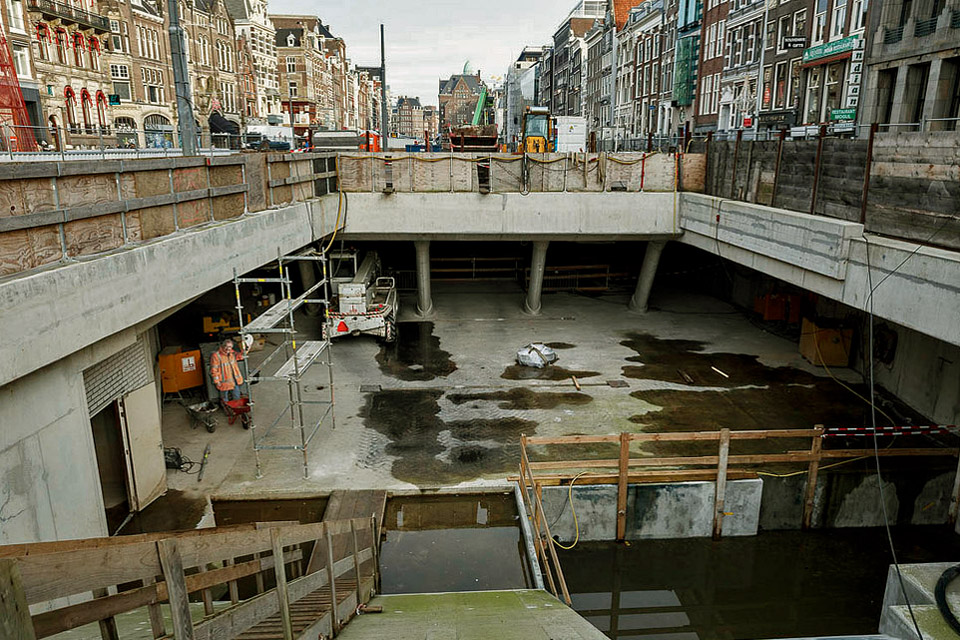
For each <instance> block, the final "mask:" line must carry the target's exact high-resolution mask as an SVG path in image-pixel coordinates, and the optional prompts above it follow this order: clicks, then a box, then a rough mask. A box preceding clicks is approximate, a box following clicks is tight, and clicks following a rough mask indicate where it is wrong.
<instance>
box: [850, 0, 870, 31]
mask: <svg viewBox="0 0 960 640" xmlns="http://www.w3.org/2000/svg"><path fill="white" fill-rule="evenodd" d="M865 26H867V2H866V0H853V1H852V2H851V3H850V31H851V32H853V31H862V30H863V28H864V27H865Z"/></svg>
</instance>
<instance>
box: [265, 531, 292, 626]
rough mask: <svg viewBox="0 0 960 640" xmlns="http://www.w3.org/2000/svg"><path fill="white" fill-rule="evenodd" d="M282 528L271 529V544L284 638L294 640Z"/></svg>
mask: <svg viewBox="0 0 960 640" xmlns="http://www.w3.org/2000/svg"><path fill="white" fill-rule="evenodd" d="M280 535H281V528H280V527H273V528H271V529H270V545H271V546H272V547H273V572H274V574H275V575H276V577H277V601H278V602H279V604H280V622H281V626H283V640H293V620H292V619H291V618H290V597H289V595H288V594H287V566H286V565H285V564H284V562H283V542H282V541H281V540H280Z"/></svg>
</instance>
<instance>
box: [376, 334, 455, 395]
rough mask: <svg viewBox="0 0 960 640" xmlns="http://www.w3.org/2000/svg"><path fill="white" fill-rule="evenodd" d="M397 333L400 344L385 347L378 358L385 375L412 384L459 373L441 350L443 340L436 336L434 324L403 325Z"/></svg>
mask: <svg viewBox="0 0 960 640" xmlns="http://www.w3.org/2000/svg"><path fill="white" fill-rule="evenodd" d="M396 329H397V339H396V341H394V342H392V343H385V344H383V345H382V346H381V347H380V353H378V354H377V363H378V364H379V365H380V370H381V371H383V373H385V374H386V375H388V376H392V377H394V378H399V379H400V380H405V381H408V382H412V381H420V382H424V381H428V380H433V379H434V378H437V377H446V376H448V375H450V374H451V373H453V372H454V371H456V370H457V363H455V362H454V361H453V360H451V359H450V354H449V353H448V352H447V351H444V350H443V349H441V348H440V338H438V337H437V336H435V335H433V323H432V322H401V323H399V324H398V325H397V327H396Z"/></svg>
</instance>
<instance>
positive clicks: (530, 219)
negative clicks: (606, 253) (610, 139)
mask: <svg viewBox="0 0 960 640" xmlns="http://www.w3.org/2000/svg"><path fill="white" fill-rule="evenodd" d="M346 197H347V202H348V206H347V210H348V214H347V221H346V226H345V228H344V231H343V237H344V238H346V239H347V240H424V239H434V240H440V239H443V240H590V239H603V240H618V239H621V240H626V239H629V240H644V239H650V238H670V237H676V236H677V235H678V234H679V232H680V229H679V227H678V224H679V223H678V222H677V219H676V217H675V216H678V215H679V213H678V212H679V197H678V196H676V195H675V194H674V193H672V192H670V193H653V192H646V193H620V192H612V193H530V194H528V195H526V196H522V195H520V194H518V193H505V194H489V195H481V194H478V193H392V194H389V195H385V194H381V193H350V194H346ZM675 198H676V208H675V207H674V204H675Z"/></svg>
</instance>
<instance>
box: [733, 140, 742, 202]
mask: <svg viewBox="0 0 960 640" xmlns="http://www.w3.org/2000/svg"><path fill="white" fill-rule="evenodd" d="M742 141H743V129H737V144H736V146H734V148H733V171H731V172H730V199H731V200H733V196H734V190H735V189H736V188H737V161H738V160H739V159H740V143H741V142H742Z"/></svg>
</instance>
